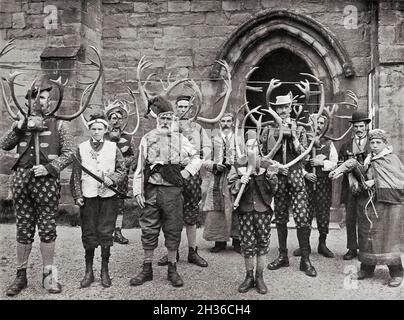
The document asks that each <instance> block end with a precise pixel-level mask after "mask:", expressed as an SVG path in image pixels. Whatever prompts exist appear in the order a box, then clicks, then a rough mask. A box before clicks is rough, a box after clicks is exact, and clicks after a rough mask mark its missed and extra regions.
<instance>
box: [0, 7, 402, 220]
mask: <svg viewBox="0 0 404 320" xmlns="http://www.w3.org/2000/svg"><path fill="white" fill-rule="evenodd" d="M11 38H14V39H15V47H16V48H15V49H14V50H13V51H12V52H11V53H9V54H8V55H6V56H4V57H2V59H1V61H0V63H7V64H11V65H13V64H15V65H24V66H25V69H28V70H23V71H24V72H25V74H24V75H22V76H20V77H19V78H18V79H19V80H18V82H19V83H20V84H22V85H23V86H17V87H16V90H17V95H18V97H19V98H20V99H21V101H22V99H23V95H24V94H25V90H26V87H27V86H28V85H30V83H31V81H32V80H33V79H34V78H35V76H38V75H43V74H45V75H47V76H48V77H50V78H52V79H56V78H57V77H58V76H62V78H63V80H65V79H66V78H69V83H68V85H67V89H66V92H65V100H64V103H63V105H62V109H61V113H72V112H74V111H75V110H77V109H78V105H79V101H80V97H81V94H82V92H83V88H84V86H83V85H82V84H80V81H88V80H89V79H93V78H94V76H95V75H96V73H95V72H94V70H91V68H90V67H89V66H86V65H83V64H82V62H85V61H87V59H88V58H89V57H92V53H91V51H90V50H88V46H89V45H94V46H96V47H97V48H99V50H100V52H101V54H102V58H103V62H104V66H105V74H104V76H103V79H102V83H100V85H99V86H98V88H97V91H96V94H95V95H94V98H93V101H92V102H93V103H98V104H101V103H104V102H106V101H107V100H108V99H109V98H125V99H128V98H129V96H128V94H127V88H126V86H129V87H130V88H132V89H133V90H135V91H137V85H136V80H135V77H136V66H137V63H138V61H139V59H140V58H141V57H142V56H143V55H145V56H146V57H147V58H148V59H149V60H150V61H151V62H152V63H153V65H152V67H151V68H150V69H148V72H155V73H156V78H152V80H153V79H156V81H152V83H151V84H150V87H149V89H150V90H151V91H153V90H160V88H161V85H160V83H159V81H157V79H159V78H161V79H167V76H168V75H169V74H170V73H171V74H172V75H173V76H178V77H191V78H193V79H195V81H196V82H197V83H198V84H199V85H200V87H201V88H202V92H203V94H204V108H203V110H202V112H201V114H202V115H203V116H205V117H213V116H215V115H216V114H217V113H218V110H219V108H220V103H221V102H220V101H219V102H217V101H216V100H217V96H218V94H219V93H220V92H221V91H222V90H223V87H224V86H223V81H221V80H220V68H219V65H218V64H217V63H215V60H216V59H224V60H226V61H227V62H228V63H229V65H230V67H231V70H232V82H233V91H232V94H231V98H230V104H229V106H228V111H233V112H234V111H235V109H236V108H237V107H238V106H239V105H241V104H242V103H243V101H244V99H246V98H247V99H248V100H249V101H250V102H254V103H259V102H260V101H262V99H263V93H255V92H253V93H251V92H247V91H246V85H247V83H246V80H245V75H246V74H247V73H248V71H250V70H251V68H252V67H255V66H258V67H259V69H258V70H256V71H255V72H254V73H253V74H252V75H251V77H250V81H252V80H254V81H268V80H270V79H271V78H272V77H277V78H279V79H281V80H282V81H300V80H302V79H304V78H302V77H301V76H299V72H310V73H312V74H314V75H316V76H317V77H319V78H320V79H321V80H322V81H323V82H324V84H325V88H326V101H327V103H333V102H339V101H343V100H345V99H346V96H345V92H346V90H348V89H350V90H352V91H354V92H355V93H356V94H357V96H358V97H359V108H360V109H362V110H366V111H367V112H368V113H369V115H371V116H372V118H373V125H374V126H375V127H381V128H385V129H387V130H388V131H389V132H390V133H391V140H392V144H393V146H394V148H395V150H396V152H397V153H398V154H399V155H400V157H401V159H402V160H404V147H403V145H402V143H401V141H402V140H403V135H404V128H403V121H402V120H403V116H404V113H403V112H404V111H403V105H404V86H403V83H404V1H402V0H379V1H377V0H375V1H367V0H341V1H331V0H307V1H303V0H293V1H292V0H234V1H230V0H192V1H190V0H188V1H186V0H175V1H171V0H150V1H137V0H135V1H123V0H82V1H79V0H72V1H60V0H53V1H52V0H32V1H29V0H0V41H1V45H4V44H5V42H6V41H7V40H9V39H11ZM55 69H62V70H59V71H57V70H55ZM9 71H11V70H7V69H4V68H2V69H0V74H1V76H2V77H6V76H8V72H9ZM263 87H264V92H265V89H266V88H265V84H263ZM286 89H287V90H289V89H291V87H290V86H289V87H288V88H286ZM294 90H295V89H294ZM139 103H140V100H139ZM140 107H141V109H142V112H144V106H142V105H140ZM0 110H1V119H0V125H1V129H0V131H1V134H3V133H4V132H5V131H6V130H7V128H8V127H9V126H10V124H11V121H10V119H9V118H8V115H7V111H6V110H5V107H4V105H3V102H0ZM350 112H351V110H349V109H348V108H346V107H345V108H344V107H341V108H340V109H339V111H338V114H339V115H348V114H350ZM153 126H154V122H153V121H150V120H149V121H147V120H142V123H141V126H140V130H139V131H138V133H137V135H136V136H135V138H134V146H135V147H136V146H137V144H138V142H139V139H140V137H141V135H142V134H143V133H144V132H145V131H147V130H149V129H150V128H151V127H153ZM71 127H72V130H73V133H74V135H75V137H76V140H77V143H79V142H81V141H82V140H83V139H84V138H85V130H84V127H83V125H82V123H81V122H80V120H79V119H77V120H74V121H73V122H72V124H71ZM347 127H348V124H347V121H346V119H342V118H337V117H336V118H334V119H333V121H332V134H333V135H334V136H337V135H339V134H340V133H341V132H343V131H344V130H346V128H347ZM339 145H340V144H339V143H338V144H337V147H338V146H339ZM0 157H1V165H0V182H1V186H0V198H2V199H4V198H6V197H7V196H8V191H7V182H8V180H9V174H10V172H9V165H8V163H9V157H10V155H9V154H8V153H6V152H3V151H1V153H0ZM69 176H70V171H69V170H65V171H64V172H63V175H62V179H63V182H64V186H63V199H62V204H63V205H64V207H65V208H67V209H68V211H69V210H70V211H71V210H72V208H73V207H72V200H71V198H70V194H69V190H68V186H67V185H66V183H67V181H68V179H69ZM335 190H336V192H335V194H336V195H335V196H334V201H333V206H334V207H335V208H337V207H338V201H337V198H338V197H337V193H338V190H339V187H338V185H336V188H335ZM336 212H337V211H336ZM333 218H334V220H337V219H338V214H334V215H333Z"/></svg>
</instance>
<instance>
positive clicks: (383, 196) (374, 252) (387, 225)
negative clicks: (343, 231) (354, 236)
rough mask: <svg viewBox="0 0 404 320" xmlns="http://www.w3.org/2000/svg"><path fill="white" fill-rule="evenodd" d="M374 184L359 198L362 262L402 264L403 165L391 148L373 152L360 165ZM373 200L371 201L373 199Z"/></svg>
mask: <svg viewBox="0 0 404 320" xmlns="http://www.w3.org/2000/svg"><path fill="white" fill-rule="evenodd" d="M361 169H362V172H363V174H364V176H363V177H364V179H365V180H371V179H374V181H375V185H374V187H373V188H371V189H369V190H363V191H362V192H361V194H360V196H359V198H358V202H359V203H358V205H359V212H358V244H359V261H361V262H362V263H363V264H367V265H376V264H387V265H401V258H400V255H401V252H403V249H404V246H403V242H404V241H403V239H404V238H403V235H404V232H403V230H404V229H403V226H404V223H403V221H404V167H403V164H402V163H401V161H400V159H399V158H398V157H397V156H396V155H394V154H393V153H392V149H391V148H386V149H384V150H383V151H382V152H381V153H379V154H378V155H376V156H372V155H371V154H370V155H369V156H368V157H367V158H366V160H365V163H364V165H363V167H361ZM370 199H372V201H370Z"/></svg>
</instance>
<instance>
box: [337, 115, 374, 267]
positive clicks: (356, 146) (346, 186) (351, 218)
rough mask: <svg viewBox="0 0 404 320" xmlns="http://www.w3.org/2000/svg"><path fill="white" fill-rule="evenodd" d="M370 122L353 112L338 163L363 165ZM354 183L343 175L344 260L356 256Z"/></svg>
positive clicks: (368, 146) (364, 116) (367, 151)
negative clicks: (351, 133)
mask: <svg viewBox="0 0 404 320" xmlns="http://www.w3.org/2000/svg"><path fill="white" fill-rule="evenodd" d="M370 121H371V120H370V119H369V118H368V117H367V116H366V113H364V112H361V111H355V112H353V113H352V118H351V120H350V121H349V122H351V123H352V124H353V131H354V136H353V137H352V138H351V139H350V140H349V141H348V142H346V143H344V144H343V145H342V146H341V149H340V151H339V154H338V160H339V161H340V163H342V162H345V161H346V160H348V159H349V158H355V159H356V160H357V161H358V162H359V163H360V164H363V161H364V160H365V158H366V156H367V155H368V154H369V152H370V145H369V141H368V138H367V132H368V126H369V123H370ZM355 183H356V181H355V178H354V176H353V175H352V173H347V174H344V177H343V179H342V187H341V201H340V203H341V204H342V206H343V207H345V211H346V215H345V221H346V234H347V248H348V251H347V253H346V254H345V255H344V256H343V259H344V260H352V259H354V258H355V257H356V256H357V255H358V236H357V220H358V198H357V196H358V194H357V193H356V191H355V190H354V188H353V187H354V184H355Z"/></svg>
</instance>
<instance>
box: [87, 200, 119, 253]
mask: <svg viewBox="0 0 404 320" xmlns="http://www.w3.org/2000/svg"><path fill="white" fill-rule="evenodd" d="M117 207H118V198H117V196H112V197H107V198H101V197H94V198H84V206H82V207H80V219H81V240H82V242H83V246H84V249H94V248H97V247H98V246H99V245H100V246H103V247H109V246H112V245H113V238H112V235H113V232H114V229H115V221H116V216H117V212H118V210H117Z"/></svg>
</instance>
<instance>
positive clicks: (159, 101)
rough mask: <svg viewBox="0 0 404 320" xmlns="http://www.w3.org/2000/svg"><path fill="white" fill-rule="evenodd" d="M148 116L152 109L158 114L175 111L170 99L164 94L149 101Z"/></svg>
mask: <svg viewBox="0 0 404 320" xmlns="http://www.w3.org/2000/svg"><path fill="white" fill-rule="evenodd" d="M148 103H149V104H148V106H147V112H146V116H147V115H148V114H149V113H150V111H151V110H152V111H153V112H154V113H155V114H156V115H159V114H160V113H165V112H173V107H172V106H171V103H170V101H168V100H167V99H166V98H164V97H162V96H156V97H154V98H152V99H150V100H149V101H148Z"/></svg>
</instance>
